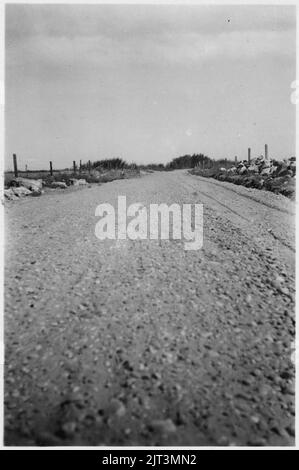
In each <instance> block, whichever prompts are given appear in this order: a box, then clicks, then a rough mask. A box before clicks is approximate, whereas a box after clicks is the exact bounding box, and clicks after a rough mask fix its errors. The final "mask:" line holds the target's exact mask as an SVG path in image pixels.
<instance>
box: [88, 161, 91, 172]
mask: <svg viewBox="0 0 299 470" xmlns="http://www.w3.org/2000/svg"><path fill="white" fill-rule="evenodd" d="M90 169H91V163H90V160H88V172H89V174H90Z"/></svg>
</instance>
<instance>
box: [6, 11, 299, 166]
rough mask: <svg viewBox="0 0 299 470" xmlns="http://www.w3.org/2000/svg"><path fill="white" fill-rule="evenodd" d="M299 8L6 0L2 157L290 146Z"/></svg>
mask: <svg viewBox="0 0 299 470" xmlns="http://www.w3.org/2000/svg"><path fill="white" fill-rule="evenodd" d="M295 38H296V21H295V7H285V6H228V7H224V6H199V5H198V6H190V5H189V6H184V5H110V6H109V5H25V4H24V5H8V6H6V80H5V83H6V144H5V153H6V168H11V167H12V164H11V161H12V154H13V153H16V154H17V156H18V161H19V166H20V167H21V168H24V167H25V164H27V165H28V168H29V169H41V168H46V169H47V168H48V167H49V163H48V162H49V160H52V161H53V165H54V168H64V167H70V166H71V165H72V161H73V160H76V161H79V159H82V161H87V160H88V159H90V160H99V159H101V158H112V157H122V158H124V159H125V160H127V161H129V162H132V161H134V162H136V163H150V162H163V163H166V162H167V161H169V160H171V159H172V158H174V157H177V156H179V155H183V154H187V153H205V154H206V155H209V156H210V157H213V158H223V157H227V158H234V156H235V155H237V156H238V157H239V158H240V159H241V158H242V159H243V158H246V157H247V148H248V147H251V148H252V154H253V156H255V155H259V154H261V153H263V151H264V144H265V143H267V144H268V147H269V154H270V156H271V157H275V158H285V157H289V156H291V155H294V154H295V106H294V105H293V104H291V101H290V95H291V92H292V89H291V83H292V82H293V81H294V80H295V79H296V61H295V55H296V43H295Z"/></svg>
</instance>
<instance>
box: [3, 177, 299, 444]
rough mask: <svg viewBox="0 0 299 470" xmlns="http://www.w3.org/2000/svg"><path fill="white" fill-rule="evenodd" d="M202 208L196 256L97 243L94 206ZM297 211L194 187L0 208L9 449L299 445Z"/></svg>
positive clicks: (148, 181)
mask: <svg viewBox="0 0 299 470" xmlns="http://www.w3.org/2000/svg"><path fill="white" fill-rule="evenodd" d="M118 195H126V196H127V203H128V204H131V203H133V202H141V203H143V204H144V205H146V206H147V207H148V205H149V204H150V203H162V202H165V203H168V204H171V203H179V204H181V203H203V204H204V244H203V248H202V249H201V250H198V251H185V250H184V247H183V242H182V241H180V240H162V241H161V240H160V241H159V240H158V241H154V240H146V241H145V240H144V241H140V240H139V241H131V240H119V241H117V240H115V241H114V240H105V241H100V240H98V239H97V238H96V237H95V233H94V232H95V224H96V222H97V221H98V218H96V217H95V208H96V206H97V205H98V204H100V203H103V202H109V203H111V204H116V200H117V196H118ZM294 211H295V209H294V203H293V202H291V201H289V200H287V199H286V198H284V197H283V196H276V195H274V194H272V193H266V192H264V191H258V190H248V189H246V188H243V187H238V186H234V185H231V184H229V183H220V182H217V181H214V180H207V179H203V178H200V177H196V176H191V175H190V174H188V173H187V172H186V171H175V172H169V173H165V172H163V173H158V172H156V173H153V174H148V175H146V176H143V177H141V178H138V179H134V180H120V181H115V182H112V183H108V184H106V185H102V186H98V185H94V186H92V187H91V188H84V189H82V190H77V191H66V192H63V191H62V190H61V191H59V190H58V191H55V192H52V193H51V194H46V195H44V196H43V197H40V198H27V199H24V200H22V201H20V202H17V203H16V202H10V203H8V204H7V205H6V273H5V276H6V277H5V284H6V287H5V362H6V363H5V429H6V430H5V441H6V444H7V445H26V446H27V445H50V446H53V445H97V446H100V445H108V446H109V445H174V446H176V445H186V446H189V445H198V446H203V445H207V446H218V445H219V446H223V445H238V446H241V445H242V446H243V445H252V446H253V445H260V446H263V445H274V446H276V445H292V444H293V442H294V432H295V431H294V386H293V376H294V365H293V361H292V354H293V348H294V344H293V340H294V334H295V331H294V328H295V327H294V264H295V260H294V258H295V251H294V223H293V222H294V217H293V214H294Z"/></svg>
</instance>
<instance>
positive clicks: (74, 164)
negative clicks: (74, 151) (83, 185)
mask: <svg viewBox="0 0 299 470" xmlns="http://www.w3.org/2000/svg"><path fill="white" fill-rule="evenodd" d="M73 170H74V174H76V162H75V160H74V161H73Z"/></svg>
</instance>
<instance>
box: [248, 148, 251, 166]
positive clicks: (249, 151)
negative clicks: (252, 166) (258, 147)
mask: <svg viewBox="0 0 299 470" xmlns="http://www.w3.org/2000/svg"><path fill="white" fill-rule="evenodd" d="M250 159H251V149H250V148H249V149H248V163H250Z"/></svg>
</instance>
